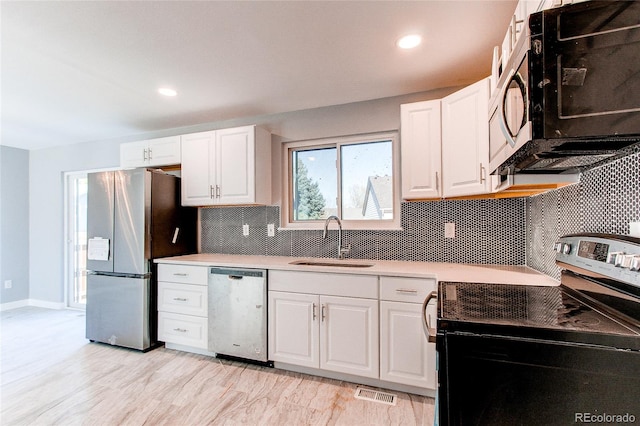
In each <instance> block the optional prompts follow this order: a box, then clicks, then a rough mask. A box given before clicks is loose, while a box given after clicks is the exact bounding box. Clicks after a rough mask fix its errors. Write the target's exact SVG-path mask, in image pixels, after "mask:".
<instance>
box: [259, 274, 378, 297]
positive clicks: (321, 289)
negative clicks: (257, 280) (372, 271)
mask: <svg viewBox="0 0 640 426" xmlns="http://www.w3.org/2000/svg"><path fill="white" fill-rule="evenodd" d="M269 290H274V291H284V292H289V293H305V294H326V295H331V296H344V297H361V298H365V299H377V298H378V277H377V276H376V275H355V274H334V273H321V272H298V271H278V270H269Z"/></svg>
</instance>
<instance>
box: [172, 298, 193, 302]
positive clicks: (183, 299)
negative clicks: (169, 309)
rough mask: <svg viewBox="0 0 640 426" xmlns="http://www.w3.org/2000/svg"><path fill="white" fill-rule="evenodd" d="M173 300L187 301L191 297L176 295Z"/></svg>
mask: <svg viewBox="0 0 640 426" xmlns="http://www.w3.org/2000/svg"><path fill="white" fill-rule="evenodd" d="M173 300H176V301H178V302H186V301H187V300H189V299H187V298H184V297H174V298H173Z"/></svg>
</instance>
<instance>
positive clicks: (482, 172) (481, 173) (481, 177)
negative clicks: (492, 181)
mask: <svg viewBox="0 0 640 426" xmlns="http://www.w3.org/2000/svg"><path fill="white" fill-rule="evenodd" d="M484 175H485V169H484V166H483V165H482V163H480V183H484V182H485V181H486V180H487V178H486V177H485V176H484Z"/></svg>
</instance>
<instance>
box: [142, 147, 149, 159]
mask: <svg viewBox="0 0 640 426" xmlns="http://www.w3.org/2000/svg"><path fill="white" fill-rule="evenodd" d="M147 159H148V157H147V148H145V149H143V150H142V161H147Z"/></svg>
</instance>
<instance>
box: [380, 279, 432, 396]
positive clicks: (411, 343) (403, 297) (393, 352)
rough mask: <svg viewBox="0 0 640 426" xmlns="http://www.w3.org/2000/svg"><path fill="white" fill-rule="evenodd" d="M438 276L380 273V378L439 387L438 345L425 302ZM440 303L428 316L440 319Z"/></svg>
mask: <svg viewBox="0 0 640 426" xmlns="http://www.w3.org/2000/svg"><path fill="white" fill-rule="evenodd" d="M435 289H436V282H435V280H431V279H418V278H400V277H380V299H381V301H380V379H381V380H385V381H389V382H394V383H400V384H404V385H410V386H417V387H421V388H427V389H432V390H435V389H436V387H437V381H436V348H435V343H429V342H428V340H427V337H426V336H425V334H424V328H423V325H422V321H423V320H422V302H423V301H424V300H425V298H426V297H427V296H428V295H429V293H431V292H432V291H435ZM435 311H436V304H435V303H432V304H429V306H428V307H427V316H428V319H429V320H430V323H431V324H434V322H435V320H436V312H435Z"/></svg>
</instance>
